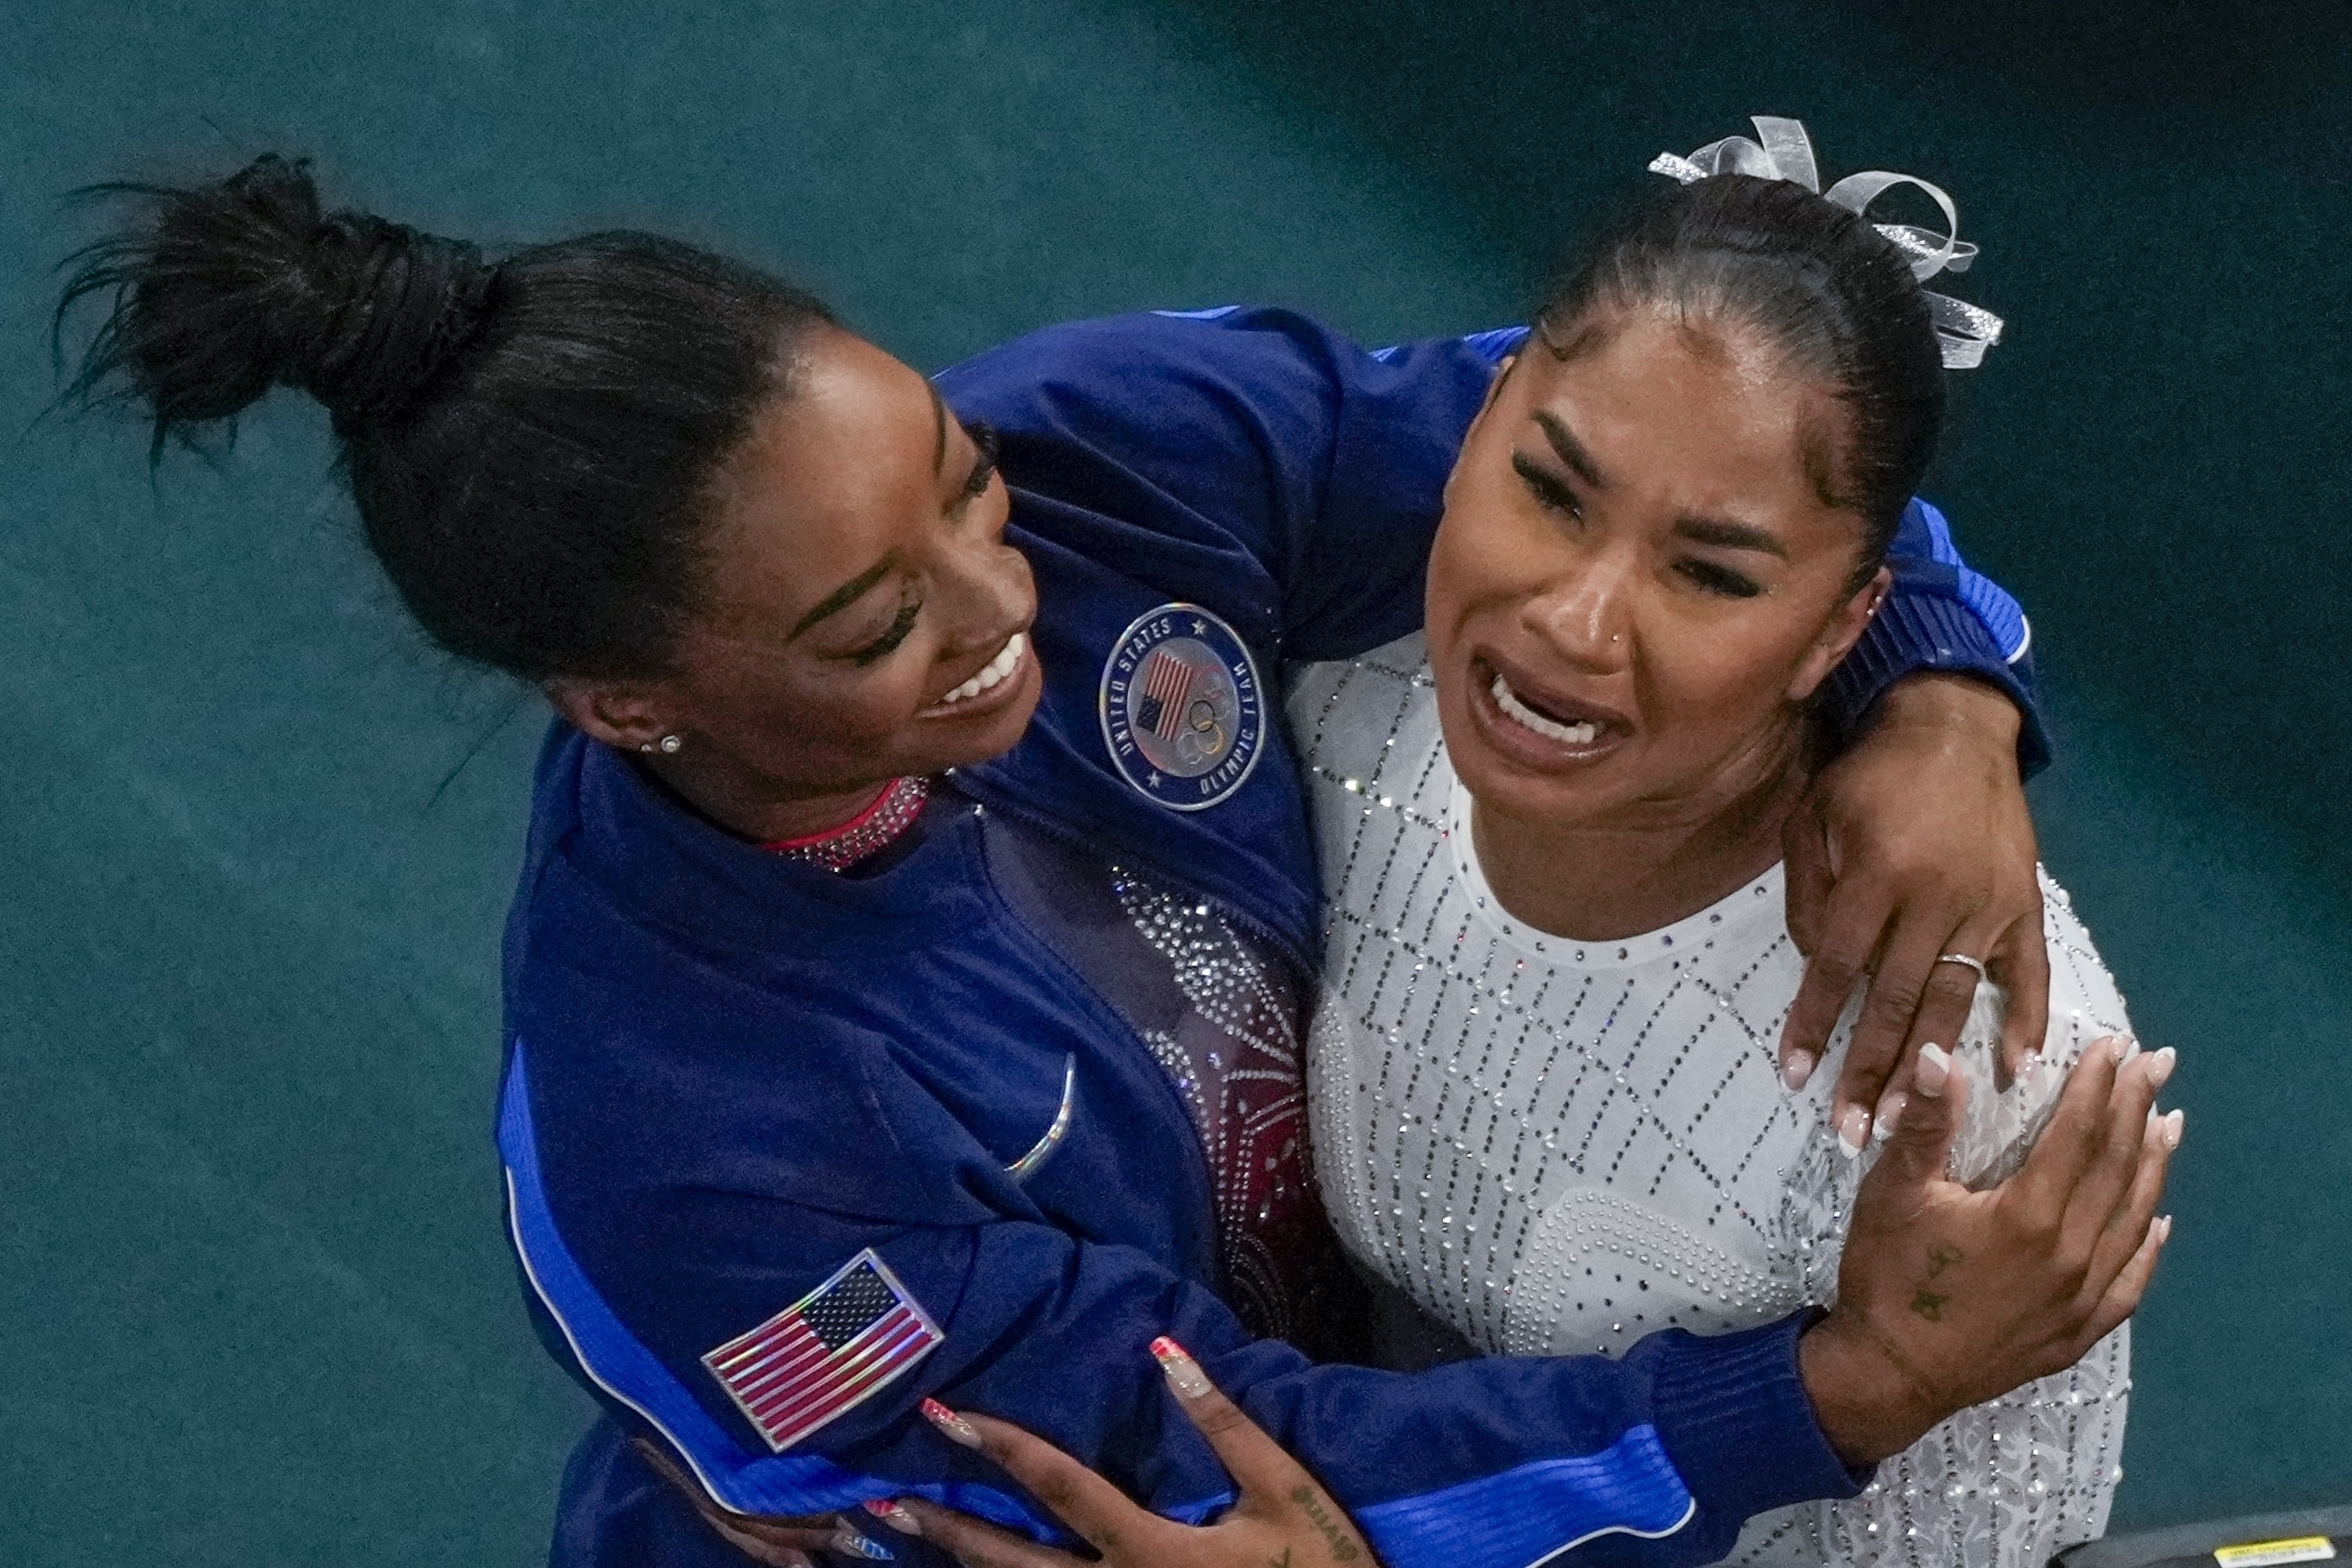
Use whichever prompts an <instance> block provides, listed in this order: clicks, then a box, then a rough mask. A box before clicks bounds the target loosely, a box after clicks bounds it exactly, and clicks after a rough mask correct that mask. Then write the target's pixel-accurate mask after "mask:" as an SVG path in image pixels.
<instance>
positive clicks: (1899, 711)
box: [1871, 670, 2025, 756]
mask: <svg viewBox="0 0 2352 1568" xmlns="http://www.w3.org/2000/svg"><path fill="white" fill-rule="evenodd" d="M1871 721H1872V724H1873V725H1874V727H1888V726H1895V727H1906V728H1908V727H1920V728H1932V729H1941V730H1945V731H1949V732H1955V733H1960V734H1965V735H1968V736H1970V737H1974V738H1980V739H1981V740H1982V741H1983V743H1984V744H1986V745H1988V746H1990V747H1992V748H1993V749H1995V750H1997V751H2000V752H2004V753H2006V754H2008V755H2012V756H2014V755H2015V754H2016V753H2017V736H2018V734H2019V732H2020V731H2021V730H2022V729H2023V728H2024V725H2025V715H2024V714H2020V713H2019V712H2018V711H2017V703H2016V702H2014V701H2013V700H2012V699H2011V698H2010V696H2009V694H2008V693H2007V692H2006V691H2004V690H2003V689H2001V688H1999V687H1997V686H1995V685H1993V684H1992V682H1990V681H1985V680H1979V679H1978V678H1977V677H1974V676H1970V675H1959V674H1952V673H1947V672H1941V671H1933V670H1923V671H1920V672H1918V673H1917V674H1915V675H1909V676H1905V677H1903V679H1901V680H1899V681H1897V682H1895V684H1894V685H1892V686H1890V687H1889V688H1888V689H1887V690H1886V692H1885V694H1884V695H1882V696H1881V697H1880V698H1879V699H1878V705H1877V707H1876V709H1875V710H1874V712H1873V713H1872V715H1871Z"/></svg>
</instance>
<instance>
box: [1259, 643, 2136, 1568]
mask: <svg viewBox="0 0 2352 1568" xmlns="http://www.w3.org/2000/svg"><path fill="white" fill-rule="evenodd" d="M1288 711H1289V719H1290V724H1291V727H1292V730H1293V733H1294V734H1295V735H1296V738H1297V741H1298V746H1299V754H1300V756H1301V758H1302V759H1303V761H1304V764H1305V766H1306V768H1307V770H1308V773H1309V788H1310V790H1311V794H1312V799H1313V801H1314V813H1315V827H1316V833H1317V837H1318V840H1319V848H1320V853H1321V864H1322V877H1323V891H1324V894H1325V898H1326V901H1327V913H1326V917H1325V918H1326V922H1327V929H1326V942H1327V945H1326V948H1325V958H1324V993H1323V998H1322V1002H1321V1006H1320V1008H1319V1010H1318V1014H1317V1017H1316V1020H1315V1025H1314V1038H1313V1040H1312V1042H1311V1043H1310V1054H1309V1105H1310V1107H1311V1112H1310V1114H1311V1123H1312V1136H1313V1140H1314V1144H1315V1148H1316V1153H1317V1164H1318V1167H1319V1170H1320V1175H1321V1182H1322V1185H1323V1190H1324V1195H1325V1202H1326V1205H1327V1207H1328V1208H1330V1210H1331V1213H1332V1217H1333V1219H1334V1221H1335V1222H1336V1224H1337V1226H1338V1228H1339V1232H1340V1236H1341V1239H1342V1241H1343V1242H1344V1243H1345V1244H1346V1245H1347V1247H1348V1248H1349V1250H1350V1251H1352V1252H1353V1253H1354V1254H1355V1255H1356V1256H1357V1258H1359V1260H1361V1261H1362V1262H1363V1263H1364V1264H1366V1265H1368V1266H1369V1267H1370V1268H1371V1269H1372V1271H1373V1272H1374V1273H1376V1274H1378V1275H1380V1276H1381V1277H1383V1278H1385V1279H1387V1280H1389V1281H1391V1282H1393V1283H1395V1284H1396V1285H1397V1286H1398V1287H1399V1288H1401V1289H1402V1290H1403V1291H1405V1292H1406V1293H1407V1294H1408V1295H1410V1296H1411V1297H1412V1298H1413V1300H1414V1301H1415V1302H1416V1303H1418V1304H1419V1306H1420V1307H1421V1308H1422V1309H1423V1310H1425V1311H1427V1312H1429V1313H1431V1314H1433V1315H1435V1317H1437V1318H1439V1319H1441V1320H1442V1321H1446V1322H1448V1323H1449V1324H1451V1325H1452V1326H1453V1327H1454V1328H1455V1329H1457V1330H1459V1331H1460V1332H1461V1334H1462V1335H1463V1336H1464V1337H1466V1338H1467V1339H1468V1340H1469V1341H1470V1343H1471V1344H1472V1345H1473V1346H1474V1347H1477V1348H1478V1349H1480V1350H1482V1351H1486V1352H1489V1353H1511V1354H1537V1355H1540V1354H1553V1355H1560V1354H1576V1353H1585V1352H1591V1351H1600V1352H1602V1353H1605V1354H1612V1355H1613V1354H1617V1353H1619V1352H1621V1351H1623V1350H1624V1349H1625V1348H1626V1347H1629V1346H1630V1345H1632V1344H1633V1343H1634V1342H1635V1341H1636V1340H1638V1339H1639V1338H1641V1337H1642V1336H1643V1335H1645V1334H1650V1333H1653V1332H1655V1331H1657V1330H1660V1329H1666V1328H1675V1327H1679V1328H1684V1329H1688V1330H1690V1331H1692V1332H1694V1333H1699V1334H1706V1333H1713V1332H1721V1331H1723V1330H1726V1329H1731V1328H1735V1327H1742V1326H1749V1325H1753V1324H1757V1323H1762V1322H1766V1321H1771V1320H1773V1319H1776V1318H1778V1317H1781V1316H1783V1315H1785V1314H1786V1313H1788V1312H1790V1311H1792V1310H1795V1309H1798V1308H1800V1307H1802V1306H1804V1305H1806V1304H1808V1303H1822V1302H1826V1301H1827V1299H1828V1298H1829V1297H1830V1296H1831V1293H1832V1292H1833V1291H1834V1289H1835V1286H1836V1282H1837V1271H1838V1258H1839V1255H1840V1249H1841V1248H1842V1246H1843V1243H1844V1239H1845V1225H1846V1216H1847V1214H1848V1213H1849V1212H1850V1208H1851V1200H1852V1196H1853V1190H1854V1187H1855V1185H1856V1183H1857V1182H1859V1181H1860V1179H1861V1175H1862V1170H1863V1169H1864V1168H1865V1165H1866V1164H1867V1160H1866V1158H1865V1160H1848V1159H1846V1158H1844V1157H1842V1156H1841V1155H1840V1153H1839V1152H1838V1149H1837V1142H1836V1135H1835V1133H1834V1132H1833V1131H1832V1129H1831V1127H1830V1124H1829V1119H1828V1115H1827V1108H1828V1106H1829V1095H1830V1091H1831V1089H1832V1087H1833V1086H1834V1085H1835V1083H1836V1081H1837V1069H1838V1062H1839V1059H1840V1056H1841V1055H1842V1051H1843V1045H1844V1040H1845V1035H1846V1030H1845V1028H1844V1027H1843V1026H1841V1027H1840V1031H1839V1033H1838V1035H1837V1037H1836V1039H1835V1040H1834V1041H1833V1042H1832V1047H1831V1053H1830V1056H1829V1057H1828V1058H1827V1060H1826V1061H1825V1062H1824V1064H1823V1066H1822V1067H1821V1069H1820V1070H1818V1071H1817V1072H1815V1074H1814V1077H1813V1081H1811V1083H1809V1084H1808V1085H1807V1086H1806V1088H1805V1090H1804V1091H1803V1092H1802V1093H1800V1094H1790V1093H1789V1092H1788V1091H1787V1090H1786V1089H1784V1088H1783V1087H1782V1086H1781V1084H1780V1081H1779V1080H1778V1077H1777V1073H1776V1070H1775V1058H1774V1049H1773V1046H1774V1042H1775V1041H1776V1040H1777V1037H1778V1033H1779V1029H1780V1025H1781V1022H1782V1020H1783V1019H1784V1018H1786V1016H1787V1014H1788V1010H1789V1004H1790V1003H1791V1001H1792V1000H1793V999H1794V998H1795V995H1796V992H1797V986H1798V982H1799V980H1800V979H1801V978H1802V969H1803V961H1802V957H1801V956H1800V955H1799V954H1798V953H1797V951H1796V949H1795V946H1794V945H1793V944H1792V943H1791V942H1790V941H1789V933H1788V926H1787V920H1786V912H1785V909H1784V905H1783V883H1782V876H1781V872H1780V869H1779V868H1778V867H1777V866H1776V867H1775V868H1774V869H1773V870H1772V871H1770V872H1768V873H1766V874H1765V875H1764V877H1762V878H1761V879H1758V880H1757V881H1755V882H1754V883H1752V884H1751V885H1750V886H1748V887H1745V888H1742V889H1740V890H1739V891H1737V892H1735V893H1733V894H1731V895H1730V896H1729V897H1727V898H1726V899H1724V900H1723V901H1721V902H1720V903H1718V904H1715V905H1714V906H1713V907H1712V908H1708V909H1703V910H1701V911H1700V912H1699V913H1698V914H1695V915H1693V916H1690V917H1688V918H1687V919H1684V920H1680V921H1677V922H1676V923H1675V924H1674V925H1672V926H1669V927H1667V928H1666V929H1663V930H1658V931H1652V932H1650V933H1649V934H1647V935H1645V936H1640V937H1634V938H1628V939H1625V940H1624V941H1618V942H1574V941H1568V940H1564V939H1562V938H1560V937H1555V936H1549V935H1547V934H1545V933H1544V932H1542V931H1538V930H1536V929H1533V928H1531V927H1528V926H1526V925H1524V924H1522V923H1521V922H1519V921H1517V920H1514V919H1513V918H1511V916H1510V915H1508V914H1506V913H1505V912H1504V911H1503V909H1502V908H1501V906H1500V905H1499V904H1497V903H1496V902H1495V900H1494V899H1493V897H1492V896H1491V894H1490V893H1489V892H1488V891H1487V888H1486V879H1485V877H1484V876H1483V875H1482V873H1481V872H1480V870H1479V867H1478V863H1477V857H1476V854H1475V853H1474V852H1473V848H1472V844H1471V835H1470V818H1469V810H1470V800H1469V796H1468V794H1467V792H1466V791H1465V790H1463V789H1462V788H1461V784H1460V783H1459V781H1458V780H1457V779H1456V778H1455V775H1454V770H1453V767H1452V765H1451V763H1450V762H1449V760H1448V756H1447V753H1446V749H1445V743H1444V739H1443V737H1442V736H1441V734H1440V733H1439V729H1438V723H1437V704H1436V693H1435V689H1434V688H1433V687H1432V686H1431V684H1430V680H1429V673H1428V668H1427V663H1426V656H1425V651H1424V648H1423V642H1422V639H1420V637H1419V636H1414V637H1411V638H1408V639H1404V640H1402V641H1399V642H1397V643H1392V644H1390V645H1389V646H1388V647H1386V648H1384V649H1380V650H1378V651H1374V652H1373V653H1371V654H1369V655H1367V656H1365V657H1364V658H1361V659H1359V660H1354V661H1349V662H1347V663H1344V664H1318V665H1311V666H1308V667H1307V668H1306V669H1304V670H1302V671H1300V672H1299V674H1298V678H1297V679H1296V681H1295V682H1294V685H1293V688H1292V694H1291V698H1290V702H1289V704H1288ZM2043 891H2044V892H2045V894H2046V895H2047V896H2046V900H2045V902H2046V904H2047V910H2048V914H2047V922H2046V929H2047V933H2048V941H2049V947H2050V958H2051V971H2052V974H2051V995H2050V1009H2051V1018H2052V1024H2051V1030H2050V1036H2049V1040H2048V1042H2047V1044H2046V1045H2045V1048H2044V1049H2045V1053H2046V1055H2047V1056H2048V1057H2049V1059H2050V1061H2051V1062H2052V1064H2053V1065H2052V1067H2051V1068H2047V1069H2043V1070H2042V1071H2041V1072H2038V1073H2035V1074H2031V1075H2030V1076H2029V1077H2028V1078H2027V1079H2026V1080H2024V1081H2022V1082H2020V1083H2019V1084H2017V1086H2016V1087H2014V1088H2013V1089H2012V1090H2011V1091H2010V1092H2009V1093H2007V1094H1994V1093H1993V1092H1992V1068H1991V1062H1992V1056H1991V1041H1992V1035H1993V1033H1994V1031H1995V1030H1996V1029H1997V1018H1998V1012H1997V1007H1998V1003H1997V1001H1992V1002H1990V1003H1989V1004H1988V1005H1981V1006H1979V1009H1978V1010H1977V1014H1976V1016H1974V1017H1972V1018H1971V1019H1970V1020H1969V1028H1968V1030H1967V1031H1966V1032H1965V1033H1964V1035H1963V1038H1962V1041H1961V1043H1960V1045H1959V1048H1958V1052H1957V1056H1958V1063H1959V1067H1960V1069H1961V1070H1962V1071H1964V1072H1966V1074H1967V1075H1968V1076H1969V1079H1970V1084H1969V1114H1968V1115H1967V1117H1966V1125H1965V1126H1964V1127H1963V1129H1962V1131H1961V1134H1960V1137H1959V1140H1958V1143H1957V1145H1956V1147H1955V1149H1954V1157H1953V1170H1954V1175H1955V1176H1957V1177H1959V1178H1961V1179H1963V1180H1967V1181H1970V1182H1987V1183H1989V1182H1992V1181H1995V1180H1998V1179H1999V1178H2000V1177H2002V1176H2004V1175H2005V1174H2007V1173H2008V1172H2009V1171H2010V1170H2014V1169H2015V1168H2016V1165H2017V1162H2019V1161H2021V1160H2022V1159H2023V1157H2024V1156H2025V1152H2026V1150H2027V1148H2028V1147H2030V1144H2031V1142H2032V1139H2033V1137H2034V1135H2035V1134H2036V1133H2037V1132H2039V1131H2040V1129H2041V1126H2042V1122H2043V1120H2044V1119H2046V1118H2047V1116H2048V1114H2049V1111H2050V1109H2051V1107H2052V1103H2053V1102H2054V1101H2055V1095H2056V1091H2057V1089H2058V1087H2059V1085H2060V1082H2061V1081H2062V1079H2063V1076H2064V1074H2063V1072H2062V1071H2060V1070H2057V1069H2061V1068H2063V1067H2064V1066H2065V1065H2067V1064H2069V1063H2071V1062H2072V1061H2073V1059H2074V1057H2075V1056H2076V1055H2077V1054H2078V1053H2079V1051H2080V1048H2081V1046H2082V1045H2083V1044H2084V1043H2086V1042H2088V1041H2090V1040H2092V1039H2095V1038H2097V1037H2098V1036H2099V1035H2102V1034H2105V1033H2110V1032H2120V1031H2122V1030H2123V1029H2124V1027H2125V1020H2124V1012H2123V1003H2122V999H2121V998H2120V997H2119V996H2118V994H2117V992H2116V987H2115V982H2114V980H2112V979H2111V978H2110V977H2109V976H2108V974H2107V971H2106V967H2105V965H2103V964H2102V963H2101V962H2100V960H2099V956H2098V954H2097V953H2096V952H2095V951H2094V950H2093V947H2092V945H2091V939H2090V937H2089V936H2088V934H2087V933H2085V932H2084V930H2083V929H2082V926H2081V923H2080V921H2079V920H2077V919H2076V918H2075V917H2074V914H2073V912H2072V910H2071V909H2070V908H2069V907H2068V905H2067V899H2066V895H2065V893H2064V892H2063V891H2061V890H2060V889H2059V888H2058V887H2057V886H2056V884H2055V883H2053V882H2050V881H2049V880H2048V879H2047V878H2046V877H2045V879H2044V883H2043ZM2128 1334H2129V1330H2128V1328H2127V1329H2118V1331H2117V1332H2116V1333H2115V1334H2113V1335H2112V1336H2110V1337H2109V1338H2107V1339H2106V1340H2104V1341H2102V1342H2101V1343H2100V1344H2099V1345H2098V1346H2096V1347H2093V1350H2092V1351H2091V1353H2090V1354H2089V1355H2088V1356H2086V1357H2084V1358H2083V1359H2082V1360H2081V1361H2080V1363H2078V1364H2077V1365H2076V1366H2075V1367H2073V1368H2072V1369H2070V1370H2069V1371H2067V1372H2062V1373H2059V1374H2057V1375H2055V1376H2053V1377H2048V1378H2044V1379H2042V1381H2040V1382H2039V1383H2035V1384H2032V1385H2029V1386H2027V1387H2025V1388H2022V1389H2020V1390H2018V1391H2017V1392H2016V1393H2015V1394H2013V1395H2010V1396H2008V1397H2004V1398H2002V1399H1998V1400H1995V1401H1993V1402H1992V1403H1990V1404H1986V1405H1981V1406H1979V1407H1977V1408H1976V1409H1974V1410H1966V1411H1963V1412H1962V1413H1961V1414H1959V1415H1956V1416H1954V1417H1953V1418H1952V1419H1951V1420H1949V1421H1947V1422H1944V1423H1942V1424H1941V1425H1940V1426H1938V1427H1937V1428H1935V1430H1933V1431H1932V1432H1930V1433H1929V1434H1928V1435H1927V1436H1926V1437H1924V1438H1922V1439H1921V1440H1920V1441H1919V1443H1918V1444H1917V1445H1916V1446H1915V1447H1914V1448H1911V1449H1910V1450H1909V1451H1907V1452H1905V1453H1903V1454H1902V1455H1900V1456H1898V1457H1897V1458H1895V1459H1892V1460H1890V1461H1887V1462H1886V1463H1885V1464H1883V1465H1881V1466H1879V1468H1878V1477H1877V1480H1876V1481H1875V1482H1874V1483H1873V1485H1872V1486H1870V1487H1869V1489H1868V1490H1867V1491H1865V1493H1863V1495H1861V1496H1860V1497H1858V1498H1853V1499H1851V1500H1848V1501H1843V1502H1822V1503H1810V1504H1804V1505H1802V1506H1799V1507H1796V1508H1791V1509H1785V1510H1781V1511H1777V1512H1773V1513H1769V1514H1764V1515H1762V1516H1760V1517H1758V1518H1756V1519H1754V1520H1752V1521H1751V1522H1750V1524H1749V1525H1748V1528H1747V1530H1746V1531H1745V1533H1744V1534H1743V1535H1742V1536H1741V1537H1740V1540H1739V1547H1738V1549H1736V1550H1735V1551H1734V1552H1733V1553H1732V1555H1731V1557H1730V1558H1729V1559H1728V1561H1729V1562H1735V1563H1744V1564H1766V1563H1769V1564H1776V1565H1778V1564H1819V1563H1872V1564H1887V1565H1890V1568H1891V1565H1894V1564H1903V1565H1911V1564H1919V1565H1926V1564H1935V1565H1938V1568H1941V1565H1944V1564H1955V1565H1956V1564H1966V1565H1967V1568H1995V1565H1998V1568H2041V1565H2042V1564H2043V1563H2044V1562H2047V1561H2048V1560H2049V1558H2050V1555H2051V1553H2052V1552H2054V1551H2055V1550H2056V1549H2058V1548H2060V1547H2063V1546H2066V1545H2068V1544H2070V1543H2072V1542H2076V1541H2080V1540H2086V1539H2089V1538H2091V1537H2093V1536H2097V1535H2099V1534H2100V1533H2101V1531H2102V1530H2103V1529H2104V1528H2105V1523H2106V1516H2107V1502H2108V1498H2109V1497H2110V1495H2111V1494H2112V1492H2113V1490H2114V1487H2115V1483H2116V1481H2117V1480H2118V1479H2119V1478H2120V1476H2121V1474H2122V1472H2121V1469H2120V1468H2119V1466H2118V1458H2119V1455H2120V1452H2121V1448H2122V1441H2123V1421H2124V1407H2125V1400H2126V1396H2127V1393H2128V1391H2129V1389H2130V1386H2131V1385H2130V1377H2129V1372H2130V1347H2129V1339H2128ZM1758 1462H1760V1463H1762V1462H1767V1461H1765V1460H1764V1459H1763V1458H1761V1457H1760V1458H1759V1461H1758Z"/></svg>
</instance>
